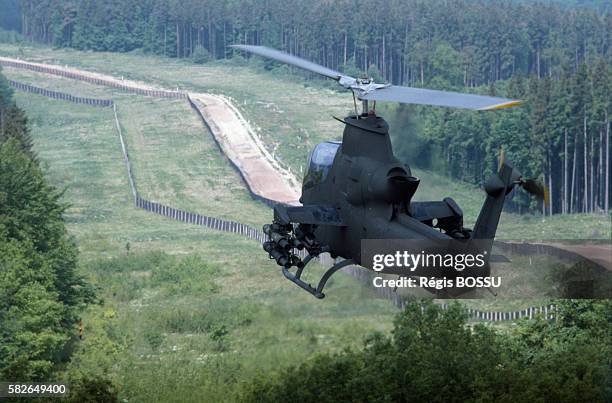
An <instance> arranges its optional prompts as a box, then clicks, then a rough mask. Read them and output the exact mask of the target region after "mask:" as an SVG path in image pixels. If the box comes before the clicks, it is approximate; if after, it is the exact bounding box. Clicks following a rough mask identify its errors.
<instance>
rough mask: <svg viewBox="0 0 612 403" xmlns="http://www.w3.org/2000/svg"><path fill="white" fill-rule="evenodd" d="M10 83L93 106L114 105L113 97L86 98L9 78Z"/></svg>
mask: <svg viewBox="0 0 612 403" xmlns="http://www.w3.org/2000/svg"><path fill="white" fill-rule="evenodd" d="M7 81H8V83H9V85H10V86H11V87H12V88H14V89H16V90H19V91H23V92H29V93H31V94H37V95H42V96H45V97H49V98H53V99H59V100H62V101H67V102H74V103H77V104H84V105H91V106H113V105H114V102H113V100H112V99H99V98H86V97H78V96H75V95H71V94H66V93H64V92H58V91H52V90H48V89H46V88H41V87H35V86H33V85H30V84H25V83H20V82H18V81H14V80H7Z"/></svg>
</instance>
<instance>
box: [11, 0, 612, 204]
mask: <svg viewBox="0 0 612 403" xmlns="http://www.w3.org/2000/svg"><path fill="white" fill-rule="evenodd" d="M17 3H18V5H19V9H20V10H21V22H20V26H21V28H22V32H23V34H24V35H25V36H26V37H27V38H29V39H31V40H35V41H40V42H44V43H47V44H50V45H53V46H59V47H73V48H77V49H88V50H89V49H91V50H98V51H118V52H126V51H131V50H134V49H143V50H145V51H147V52H150V53H153V54H158V55H162V56H168V57H179V58H191V59H192V60H194V61H195V62H198V63H202V62H206V61H207V60H209V59H226V58H241V57H242V56H241V55H239V54H235V53H234V51H233V50H232V49H231V48H229V47H228V45H230V44H235V43H246V44H255V45H267V46H272V47H275V48H279V49H282V50H285V51H287V52H290V53H293V54H296V55H298V56H302V57H305V58H308V59H310V60H313V61H315V62H317V63H320V64H322V65H325V66H327V67H330V68H333V69H337V70H341V71H344V72H347V73H350V74H363V73H362V72H368V74H369V75H370V76H374V77H375V78H377V79H379V80H381V81H387V82H391V83H394V84H402V85H409V86H426V87H430V88H438V89H449V90H459V91H468V92H477V93H488V94H495V95H500V96H511V97H519V98H522V99H526V100H528V101H529V102H528V103H527V105H526V106H524V107H522V108H520V110H516V111H502V112H496V113H493V114H490V115H488V116H485V115H484V114H470V113H465V112H463V111H448V110H445V111H441V110H434V109H433V108H427V109H423V108H404V109H401V108H398V110H397V111H396V112H397V114H396V115H398V116H399V117H400V118H399V119H397V120H396V121H397V122H398V123H400V124H402V125H403V126H401V127H404V128H410V130H411V131H413V132H414V135H408V136H403V139H398V140H397V141H396V143H397V144H396V147H397V148H398V149H400V150H401V149H403V150H404V153H405V157H406V158H409V157H410V158H409V159H410V160H411V163H416V164H417V165H420V166H422V167H425V168H430V169H434V170H436V171H439V172H446V173H448V174H450V175H451V176H453V177H456V178H460V179H463V180H468V181H470V182H472V183H475V184H481V183H482V181H483V180H484V178H485V177H486V175H487V174H488V173H490V172H491V171H492V170H493V169H495V166H496V165H497V162H496V156H497V155H498V153H499V149H500V148H501V147H504V148H505V149H506V150H507V155H508V157H509V159H510V160H511V161H512V162H513V163H514V165H515V166H517V167H520V169H521V171H522V172H523V173H525V174H526V175H529V176H532V177H539V178H540V179H542V180H544V181H546V183H547V185H548V186H549V187H550V191H551V194H552V197H551V202H550V204H549V205H547V206H542V205H537V204H535V203H534V202H533V201H530V200H529V199H528V198H527V197H526V196H524V195H521V194H519V193H518V192H517V194H516V196H515V197H514V199H513V203H512V205H513V206H514V208H515V209H517V210H520V211H523V210H533V209H538V210H540V209H544V210H545V211H546V212H547V213H550V214H552V213H577V212H598V211H605V212H607V211H609V204H610V197H611V196H610V191H609V186H610V169H611V167H610V164H609V153H610V144H609V143H610V141H609V138H610V129H609V116H610V112H611V111H610V108H611V106H610V96H609V94H610V86H611V85H610V80H611V79H612V78H611V74H610V36H611V35H612V13H610V12H609V9H606V8H605V7H603V6H601V5H599V9H597V8H578V7H570V6H567V5H566V6H561V5H558V4H555V3H550V2H549V3H541V2H512V1H503V0H493V1H484V0H482V1H468V0H433V1H421V0H370V1H366V0H339V1H332V2H329V1H324V0H316V1H309V2H301V1H297V0H289V1H279V0H268V1H265V2H252V1H247V0H232V1H227V2H215V1H209V0H197V1H196V0H190V1H181V2H178V1H176V0H128V1H119V0H111V1H107V2H97V1H93V0H79V1H74V0H54V1H50V2H45V3H43V4H40V2H35V1H32V0H17ZM593 6H595V7H597V6H598V3H597V2H594V3H593ZM266 66H267V68H274V67H275V64H273V63H266ZM409 113H411V114H413V115H415V116H413V117H412V118H408V117H406V115H407V114H409ZM411 123H412V125H411ZM395 127H397V125H396V126H395ZM415 141H416V143H417V144H418V145H419V146H418V147H416V146H415ZM415 149H417V150H420V151H422V153H421V154H419V155H415V151H414V150H415Z"/></svg>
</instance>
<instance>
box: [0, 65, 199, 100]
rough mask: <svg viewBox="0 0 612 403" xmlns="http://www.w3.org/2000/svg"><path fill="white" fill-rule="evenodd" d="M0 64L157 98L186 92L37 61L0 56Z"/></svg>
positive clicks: (178, 96)
mask: <svg viewBox="0 0 612 403" xmlns="http://www.w3.org/2000/svg"><path fill="white" fill-rule="evenodd" d="M0 65H2V66H6V67H13V68H18V69H25V70H30V71H35V72H37V73H45V74H52V75H55V76H59V77H64V78H70V79H73V80H79V81H85V82H87V83H90V84H96V85H104V86H107V87H112V88H116V89H119V90H121V91H126V92H130V93H132V94H138V95H146V96H151V97H157V98H176V99H185V98H187V94H186V93H185V92H183V91H178V90H177V91H169V90H163V89H156V88H150V89H147V88H141V87H139V86H136V85H132V84H126V83H123V82H122V80H119V79H111V78H105V77H99V76H96V75H95V73H89V74H83V73H79V72H77V71H72V70H69V69H61V68H56V67H51V66H46V65H43V64H39V63H30V62H24V61H20V60H7V59H6V58H0ZM66 95H67V94H66Z"/></svg>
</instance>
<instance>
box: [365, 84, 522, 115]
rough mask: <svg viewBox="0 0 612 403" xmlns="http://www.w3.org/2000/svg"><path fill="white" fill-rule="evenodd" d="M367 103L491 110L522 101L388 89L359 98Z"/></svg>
mask: <svg viewBox="0 0 612 403" xmlns="http://www.w3.org/2000/svg"><path fill="white" fill-rule="evenodd" d="M359 98H360V99H365V100H368V101H390V102H401V103H405V104H418V105H434V106H449V107H453V108H464V109H476V110H493V109H503V108H509V107H512V106H516V105H520V104H521V103H522V102H523V101H519V100H516V99H507V98H498V97H490V96H483V95H474V94H463V93H460V92H452V91H438V90H427V89H424V88H413V87H400V86H397V85H391V86H389V87H385V88H381V89H377V90H373V91H371V92H368V93H366V94H365V95H362V96H360V97H359Z"/></svg>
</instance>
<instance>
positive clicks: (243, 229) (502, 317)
mask: <svg viewBox="0 0 612 403" xmlns="http://www.w3.org/2000/svg"><path fill="white" fill-rule="evenodd" d="M6 63H7V62H6V61H3V60H2V59H0V64H6ZM24 64H25V65H28V64H27V63H24ZM12 67H15V66H12ZM26 68H27V67H26ZM46 69H48V68H46ZM32 70H34V69H32ZM34 71H39V70H34ZM40 71H41V72H47V71H43V70H40ZM58 71H61V70H58ZM51 74H53V73H51ZM71 74H74V75H77V73H71ZM65 77H68V78H74V77H71V76H65ZM77 79H78V78H77ZM84 81H88V80H84ZM101 81H102V82H104V83H105V82H108V81H109V80H101ZM9 83H10V85H11V86H12V87H13V88H15V89H17V90H20V91H24V92H28V93H33V94H38V95H43V96H46V97H50V98H53V99H60V100H64V101H67V102H74V103H79V104H85V105H91V106H112V107H113V114H114V119H115V126H116V129H117V134H118V137H119V140H120V143H121V149H122V154H123V158H124V162H125V164H126V169H127V172H128V179H129V182H130V189H131V191H132V196H133V198H134V204H135V205H136V207H138V208H141V209H144V210H146V211H149V212H151V213H155V214H159V215H162V216H164V217H168V218H171V219H174V220H177V221H181V222H184V223H188V224H193V225H199V226H203V227H207V228H211V229H214V230H218V231H224V232H231V233H234V234H239V235H241V236H244V237H246V238H248V239H253V240H256V241H257V242H259V243H263V242H264V241H265V240H266V236H265V234H264V233H263V231H261V230H258V229H256V228H253V227H251V226H249V225H247V224H242V223H239V222H236V221H232V220H224V219H220V218H216V217H210V216H206V215H201V214H197V213H191V212H187V211H183V210H180V209H176V208H173V207H170V206H167V205H164V204H162V203H158V202H154V201H150V200H147V199H144V198H142V197H141V196H140V195H139V194H138V189H137V187H136V181H135V180H134V175H133V172H132V166H131V162H130V159H129V153H128V148H127V143H126V142H125V139H124V136H123V131H122V129H121V124H120V122H119V118H118V115H117V107H116V105H115V103H114V102H113V101H112V100H101V99H94V98H84V97H75V96H72V95H70V94H66V93H61V92H57V91H51V90H47V89H44V88H40V87H35V86H32V85H29V84H24V83H19V82H16V81H12V80H9ZM94 83H96V82H94ZM101 84H102V85H107V84H103V83H101ZM117 88H119V87H117ZM132 88H133V87H132ZM154 93H155V95H154V94H149V93H146V94H143V95H150V96H160V95H156V94H157V93H172V92H171V91H161V92H159V91H154ZM181 94H182V93H181ZM183 95H184V96H180V97H178V96H177V97H176V98H186V99H187V100H188V101H189V102H190V105H191V106H192V107H194V105H193V103H192V101H191V100H190V99H189V97H188V95H186V94H183ZM161 96H163V95H161ZM166 97H167V98H175V97H174V96H172V97H171V96H166ZM89 101H103V102H89ZM195 110H196V111H198V115H199V116H200V118H201V119H202V122H203V124H204V125H205V127H206V128H207V129H208V128H209V127H208V124H207V122H206V120H205V119H204V117H203V116H202V114H201V113H199V110H198V109H197V108H195ZM215 141H216V140H215ZM247 188H248V186H247ZM249 192H250V193H251V195H253V192H252V191H251V189H249ZM256 198H258V199H259V200H261V199H262V198H260V197H256ZM262 201H264V202H266V204H268V205H270V204H271V203H274V202H272V201H270V200H267V201H266V200H262ZM510 245H511V246H509V247H512V248H514V249H517V250H518V249H520V245H524V244H510ZM515 245H519V246H515ZM538 246H539V245H538ZM549 248H553V249H557V248H554V247H549ZM563 252H567V251H563ZM519 253H520V252H519ZM567 253H569V254H572V255H575V256H580V255H577V254H575V253H573V252H567ZM325 260H329V259H325ZM343 271H344V272H345V273H347V274H349V275H350V276H352V277H354V278H356V279H358V280H359V281H360V282H361V283H363V284H364V285H366V286H368V287H370V288H371V289H373V290H374V291H375V293H376V294H377V295H379V296H380V297H382V298H385V299H388V300H390V301H391V302H392V303H393V304H394V306H396V307H397V308H399V309H403V308H404V307H405V306H406V300H405V299H404V298H403V297H402V296H401V295H400V294H398V293H396V292H394V291H393V290H392V289H390V288H375V287H372V280H371V276H372V273H370V272H369V271H367V270H363V269H359V268H357V267H355V266H349V267H346V268H344V269H343ZM439 305H440V306H441V308H442V309H447V308H448V306H449V305H448V304H446V303H443V304H439ZM466 312H467V314H468V316H469V317H470V318H472V319H475V320H484V321H490V322H498V321H509V320H518V319H521V318H529V319H533V318H535V317H536V316H538V315H539V316H542V317H544V318H546V319H554V317H555V316H554V314H555V306H554V305H552V304H551V305H544V306H536V307H529V308H526V309H523V310H520V311H510V312H508V311H480V310H476V309H471V308H468V309H467V310H466Z"/></svg>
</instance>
